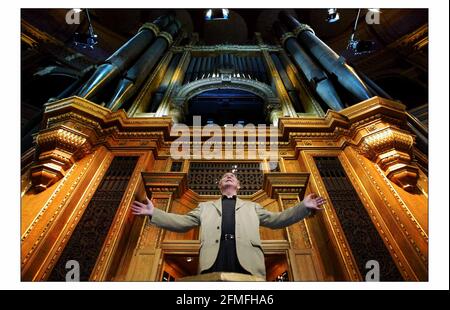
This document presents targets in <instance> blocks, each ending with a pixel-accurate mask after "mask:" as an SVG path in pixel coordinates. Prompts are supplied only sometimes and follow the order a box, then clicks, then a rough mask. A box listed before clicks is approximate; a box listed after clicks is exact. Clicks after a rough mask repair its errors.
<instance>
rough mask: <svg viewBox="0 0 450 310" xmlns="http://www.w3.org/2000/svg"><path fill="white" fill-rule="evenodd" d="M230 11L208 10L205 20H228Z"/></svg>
mask: <svg viewBox="0 0 450 310" xmlns="http://www.w3.org/2000/svg"><path fill="white" fill-rule="evenodd" d="M229 16H230V11H229V10H228V9H208V10H206V13H205V20H221V19H228V17H229Z"/></svg>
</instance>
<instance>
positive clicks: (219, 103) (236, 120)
mask: <svg viewBox="0 0 450 310" xmlns="http://www.w3.org/2000/svg"><path fill="white" fill-rule="evenodd" d="M264 106H265V104H264V99H263V98H261V97H259V96H257V95H255V94H253V93H251V92H248V91H244V90H240V89H232V88H231V89H230V88H226V89H221V88H219V89H213V90H208V91H205V92H202V93H200V94H198V95H196V96H194V97H192V98H191V99H189V101H188V106H187V115H186V118H185V120H186V124H187V125H192V123H193V117H194V116H201V123H202V125H206V124H217V125H221V126H223V125H225V124H242V125H246V124H255V125H257V124H269V122H268V120H267V115H266V113H265V109H264Z"/></svg>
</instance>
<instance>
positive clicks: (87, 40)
mask: <svg viewBox="0 0 450 310" xmlns="http://www.w3.org/2000/svg"><path fill="white" fill-rule="evenodd" d="M78 10H79V12H81V11H82V10H81V9H78ZM85 14H86V17H87V20H88V24H89V29H88V32H86V33H79V32H75V34H74V38H73V41H74V44H75V46H80V47H81V48H89V49H91V50H93V49H94V45H96V44H97V43H98V39H97V38H98V36H97V34H95V32H94V27H93V26H92V23H91V18H90V16H89V11H88V9H86V10H85Z"/></svg>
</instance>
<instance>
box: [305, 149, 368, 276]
mask: <svg viewBox="0 0 450 310" xmlns="http://www.w3.org/2000/svg"><path fill="white" fill-rule="evenodd" d="M327 154H328V155H330V156H337V154H336V153H335V152H332V153H327ZM323 155H324V153H315V152H312V153H310V152H308V153H307V154H305V158H304V160H305V163H306V165H307V167H308V171H311V175H312V182H313V184H315V187H316V189H317V193H318V194H319V195H321V196H323V197H326V198H328V199H327V200H328V201H329V200H330V198H329V196H328V192H327V191H326V189H325V185H324V183H323V181H322V178H321V176H320V173H319V170H318V169H317V166H316V164H315V162H314V159H313V158H314V156H323ZM323 208H324V212H323V213H322V214H324V215H323V216H324V218H325V222H326V223H327V224H328V225H329V229H330V230H331V236H332V237H334V241H335V243H336V246H337V248H338V253H339V255H340V256H341V258H342V262H343V265H344V268H345V271H346V272H347V275H348V277H349V280H351V281H361V280H362V276H361V274H360V272H359V270H358V268H357V265H356V261H355V258H354V257H353V254H352V251H351V249H350V246H349V244H348V241H347V238H346V237H345V235H344V230H343V228H342V226H341V224H340V222H339V220H338V217H337V214H336V211H335V210H334V209H333V208H332V207H331V206H330V204H329V203H327V204H325V205H324V206H323Z"/></svg>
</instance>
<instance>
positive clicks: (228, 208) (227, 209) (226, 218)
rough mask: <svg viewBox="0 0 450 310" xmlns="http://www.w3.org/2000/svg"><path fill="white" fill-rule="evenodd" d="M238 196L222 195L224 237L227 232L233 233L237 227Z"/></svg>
mask: <svg viewBox="0 0 450 310" xmlns="http://www.w3.org/2000/svg"><path fill="white" fill-rule="evenodd" d="M235 214H236V196H233V197H231V198H228V197H227V196H225V195H223V196H222V238H221V239H224V235H225V234H233V235H234V232H235V227H236V218H235Z"/></svg>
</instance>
